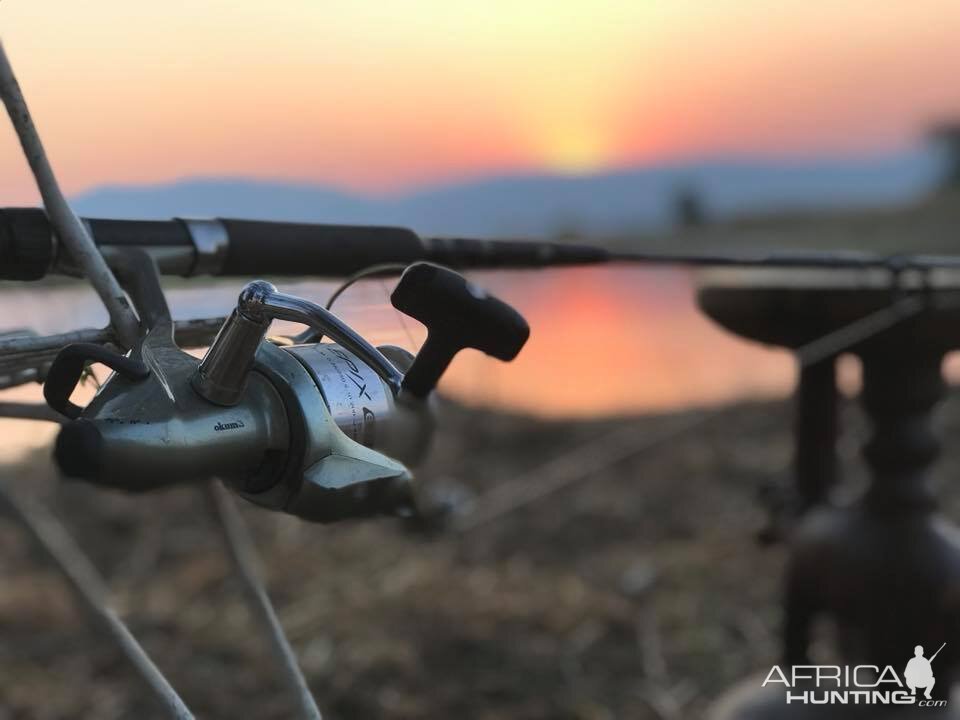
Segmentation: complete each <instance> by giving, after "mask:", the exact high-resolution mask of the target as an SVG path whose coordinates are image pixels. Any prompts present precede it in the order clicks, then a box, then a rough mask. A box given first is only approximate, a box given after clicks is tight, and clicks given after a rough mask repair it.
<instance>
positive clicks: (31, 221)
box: [0, 208, 54, 280]
mask: <svg viewBox="0 0 960 720" xmlns="http://www.w3.org/2000/svg"><path fill="white" fill-rule="evenodd" d="M53 254H54V242H53V232H52V231H51V229H50V223H48V222H47V215H46V213H44V212H43V210H39V209H37V208H6V209H4V210H0V279H3V280H39V279H40V278H42V277H43V276H44V275H46V273H47V270H48V269H49V268H50V266H51V265H52V264H53Z"/></svg>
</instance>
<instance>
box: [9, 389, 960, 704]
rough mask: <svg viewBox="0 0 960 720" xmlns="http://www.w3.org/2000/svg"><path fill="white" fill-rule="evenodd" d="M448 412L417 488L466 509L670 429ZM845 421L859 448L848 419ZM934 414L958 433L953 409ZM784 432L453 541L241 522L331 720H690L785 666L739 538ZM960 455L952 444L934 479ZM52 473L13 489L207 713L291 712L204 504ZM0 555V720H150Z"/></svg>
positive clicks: (773, 619)
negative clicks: (596, 453)
mask: <svg viewBox="0 0 960 720" xmlns="http://www.w3.org/2000/svg"><path fill="white" fill-rule="evenodd" d="M443 412H444V414H445V416H446V418H445V421H444V422H442V423H440V427H441V434H440V437H439V438H438V443H437V447H436V450H435V452H434V454H433V457H432V459H431V460H430V462H429V464H428V466H427V467H426V468H424V470H423V471H422V472H421V476H422V477H423V478H425V482H429V483H431V485H433V486H436V487H439V486H441V485H444V486H448V487H449V486H451V485H452V484H453V483H455V484H456V486H457V487H459V488H460V490H459V491H460V493H461V495H465V496H466V495H469V494H479V493H482V492H484V491H485V489H488V488H490V487H492V486H494V485H498V484H500V483H509V482H510V481H511V478H513V477H515V476H517V475H519V474H520V473H521V472H523V471H526V470H529V469H530V468H534V467H536V466H537V465H538V464H540V463H542V462H545V461H546V460H547V459H549V458H550V457H552V456H554V455H556V454H557V453H558V452H561V451H564V450H566V449H569V448H570V447H572V446H575V445H576V444H577V443H587V442H590V441H591V439H592V438H596V437H599V436H601V435H603V434H605V433H608V432H610V431H612V430H614V429H616V428H620V427H622V426H623V425H624V424H629V425H631V426H633V427H635V428H636V431H637V433H638V437H641V436H644V435H646V434H648V433H650V432H652V431H654V430H655V429H656V428H658V427H660V426H662V424H663V422H665V421H666V420H669V418H657V417H647V418H635V419H621V420H609V421H597V422H577V423H543V422H535V421H531V420H527V419H523V418H516V417H509V416H501V415H493V414H486V413H470V412H465V411H463V410H461V409H458V408H456V407H445V408H444V411H443ZM845 412H846V413H847V414H848V415H849V416H850V417H849V418H848V419H847V420H846V421H845V422H846V427H847V428H848V436H850V437H851V438H855V437H856V436H857V435H858V434H860V433H861V422H860V419H859V414H858V413H857V412H855V411H854V410H853V409H852V408H849V407H848V408H847V409H846V410H845ZM944 417H945V420H946V431H947V432H948V433H953V434H954V435H955V434H956V431H957V430H960V403H958V402H957V399H953V400H951V402H949V403H948V406H947V412H946V413H944ZM788 428H789V414H788V412H787V408H786V406H785V405H784V404H781V403H770V404H755V405H744V406H739V407H737V408H731V409H729V410H727V411H725V412H724V414H723V415H722V416H720V417H718V418H717V419H715V420H713V421H710V422H708V423H707V424H705V425H703V426H702V427H700V428H699V429H697V430H696V431H693V432H691V433H689V434H688V435H685V436H683V437H680V438H677V439H675V440H674V441H672V442H670V443H668V444H665V445H662V446H660V447H657V448H655V449H652V450H650V451H647V452H645V453H643V454H641V455H639V456H637V457H635V458H632V459H629V460H625V461H623V462H620V463H618V464H616V465H615V466H614V467H612V468H611V469H610V470H609V471H608V472H606V473H605V474H604V475H603V476H601V477H595V478H592V479H591V480H589V481H585V482H582V483H579V484H576V485H575V486H572V487H570V488H567V489H566V490H563V491H561V492H559V493H557V494H555V495H552V496H550V497H549V498H546V499H543V500H541V501H539V502H537V503H535V504H533V505H531V506H530V507H528V508H525V509H522V510H519V511H517V512H515V513H512V514H509V515H507V516H504V517H503V518H501V519H499V520H497V521H495V522H493V523H490V524H488V525H484V526H482V527H480V528H478V529H476V530H474V531H472V532H469V533H466V534H462V535H459V534H454V533H449V532H447V533H435V534H425V533H424V532H422V531H417V530H414V529H411V528H407V527H404V526H403V525H402V524H401V523H399V522H398V521H394V520H383V521H375V522H366V523H362V524H345V525H338V526H329V527H318V526H310V525H306V524H303V523H301V522H299V521H297V520H295V519H292V518H287V517H282V516H279V515H272V514H268V513H266V512H263V511H260V510H257V509H255V508H253V507H249V506H244V513H245V515H246V516H247V517H248V519H249V520H250V522H251V525H252V526H253V530H254V532H255V537H256V539H257V541H258V543H259V546H260V550H261V552H262V554H263V556H264V561H265V565H266V568H267V572H268V576H269V587H270V591H271V594H272V596H273V598H274V600H275V601H276V604H277V606H278V608H279V612H280V615H281V618H282V620H283V622H284V625H285V626H286V628H287V630H288V631H289V633H290V636H291V639H292V641H293V643H294V645H295V646H296V648H297V649H298V651H299V653H300V655H301V658H302V660H303V664H304V667H305V670H306V673H307V675H308V678H309V679H310V682H311V686H312V688H313V690H314V691H315V693H316V694H317V697H318V699H319V701H320V705H321V708H322V709H323V710H324V711H325V716H326V717H327V718H331V719H337V718H340V719H348V718H349V719H351V720H362V719H363V718H387V719H395V720H399V719H400V718H403V719H404V720H407V719H409V720H413V719H417V718H477V719H488V718H489V719H492V718H508V717H509V718H529V719H531V720H532V719H533V718H579V719H582V720H588V719H589V720H601V719H606V718H615V717H616V718H619V717H629V718H641V719H644V718H690V717H696V716H698V715H699V713H700V711H701V710H702V709H703V707H704V706H705V704H706V703H707V702H708V701H709V699H710V698H712V697H714V696H716V694H717V693H719V692H720V691H721V690H722V689H723V688H724V687H725V686H726V685H728V684H729V683H731V682H732V681H733V680H735V679H737V678H738V677H741V676H743V675H744V674H745V673H747V672H748V671H751V670H753V669H756V668H758V667H762V666H763V665H765V664H769V663H770V662H771V661H772V660H773V659H774V658H775V656H776V648H777V643H776V627H777V622H778V607H777V604H776V602H775V600H776V596H777V584H778V575H779V572H780V569H781V564H782V559H783V549H782V548H781V547H774V548H772V549H766V550H764V549H761V548H759V547H758V546H757V545H756V544H755V543H754V540H753V538H754V533H755V531H756V530H757V528H759V526H760V524H761V522H762V513H761V509H760V507H759V506H758V504H757V502H756V491H757V488H758V487H759V486H761V485H762V484H763V483H764V482H766V481H768V480H769V479H771V478H775V477H777V476H782V475H783V473H784V471H785V468H786V466H787V465H788V463H789V459H790V453H791V450H790V442H789V432H788ZM855 445H856V443H855V442H853V441H852V440H851V441H849V442H845V444H844V455H845V458H846V461H847V462H848V464H849V463H851V462H852V461H853V460H854V459H855V458H854V454H855ZM958 460H960V449H958V450H956V451H953V450H951V451H948V452H947V457H946V462H945V463H944V464H942V466H941V470H942V471H943V474H944V476H947V477H949V474H948V473H949V471H950V468H956V467H957V463H958ZM43 465H44V463H42V462H38V463H37V464H36V465H35V466H33V467H31V468H30V469H29V470H27V469H26V468H25V469H24V470H23V472H22V473H21V474H20V475H19V477H17V478H16V479H15V481H14V482H15V485H16V489H17V491H18V492H21V493H35V494H37V495H39V496H41V497H42V498H43V499H44V500H45V501H46V502H47V503H48V504H50V505H51V506H52V507H53V508H54V509H55V511H56V512H57V513H58V514H59V515H60V516H61V517H63V518H66V519H67V520H68V522H69V525H70V528H71V530H72V532H73V533H74V534H75V536H76V537H77V538H78V540H79V541H80V543H81V544H82V546H83V547H84V548H85V549H87V550H88V551H89V553H90V554H91V555H92V557H93V558H94V560H95V561H96V563H97V565H98V567H99V568H100V569H101V570H102V571H103V572H104V573H105V574H106V575H107V576H108V578H109V579H110V583H111V586H112V588H113V590H114V593H115V600H116V604H117V606H118V607H119V608H120V610H121V611H122V613H123V615H124V616H125V617H126V618H127V619H128V620H129V621H130V623H131V626H132V628H133V630H134V632H135V633H136V634H137V636H138V637H139V638H140V639H141V640H142V642H143V643H144V645H145V646H146V648H147V649H148V650H149V651H150V652H151V653H152V654H153V655H154V657H155V659H156V660H157V662H158V663H159V665H160V666H161V667H162V668H163V669H164V670H165V671H166V672H167V673H168V674H169V676H170V678H171V680H172V681H173V684H174V685H175V687H177V688H178V690H180V691H181V692H182V694H183V696H184V698H185V699H186V701H187V703H188V704H189V705H190V706H191V707H192V708H193V709H194V710H195V711H196V712H197V713H198V715H199V716H200V717H205V718H240V717H243V718H263V719H265V720H270V719H273V718H277V719H279V718H286V717H289V709H288V705H287V704H286V700H285V698H284V696H283V693H282V691H281V690H280V687H279V684H278V683H277V682H276V680H275V676H274V674H273V672H272V668H271V666H270V663H271V660H270V655H269V653H268V651H267V649H266V646H265V645H264V644H263V643H262V642H261V638H259V637H258V636H257V635H256V634H255V632H254V630H253V628H252V626H251V624H250V622H249V619H248V616H247V614H246V611H245V608H244V606H243V604H242V602H241V598H240V596H239V593H238V589H237V587H236V586H235V585H234V584H233V583H232V582H231V581H230V579H229V578H228V573H227V565H226V562H225V559H224V557H223V556H222V554H221V545H220V541H219V538H218V537H217V535H216V533H215V532H214V531H213V529H212V527H211V525H210V523H209V522H208V521H207V515H206V510H205V507H204V505H203V502H202V500H201V496H200V493H199V492H197V491H195V490H191V489H186V488H184V489H178V490H175V491H171V492H166V493H160V494H152V495H145V496H139V497H134V496H124V495H121V494H116V493H108V492H103V491H98V490H96V489H94V488H90V487H86V486H83V485H75V484H58V483H55V482H54V481H52V480H50V479H49V478H48V473H47V472H46V468H45V467H43ZM852 472H853V474H854V480H855V479H856V471H852ZM955 495H956V493H953V494H952V495H951V497H953V496H955ZM955 505H956V503H953V505H952V506H951V507H953V506H955ZM0 548H2V551H0V564H2V569H3V575H4V582H3V584H2V586H0V633H2V638H3V643H2V644H0V693H2V698H0V718H31V719H34V718H35V719H36V720H46V719H49V718H104V719H107V718H147V717H153V716H155V711H154V709H153V708H152V707H151V706H149V705H148V704H146V702H147V701H146V700H145V699H144V697H143V694H142V692H141V691H140V690H139V688H138V687H137V685H135V684H134V683H133V682H131V678H130V676H129V674H128V670H127V668H125V667H124V666H123V665H122V664H120V663H119V662H118V660H117V656H116V655H115V653H114V652H113V650H112V648H110V647H109V646H105V645H103V644H102V643H101V642H100V641H98V640H97V639H96V638H94V637H92V636H91V634H90V633H89V632H88V630H87V629H86V627H85V625H84V623H83V621H82V618H81V617H79V616H78V615H77V614H76V612H75V611H74V609H73V607H72V605H71V604H70V602H69V597H68V596H67V595H66V592H65V590H64V589H63V587H62V586H61V584H60V583H59V581H58V579H57V578H56V577H55V576H54V575H53V574H51V573H50V572H49V571H47V570H45V569H44V568H43V567H42V566H40V565H39V564H38V563H37V560H36V557H35V556H34V555H33V553H32V552H31V550H30V548H29V547H27V546H25V544H24V542H23V541H22V539H21V538H20V537H19V535H18V534H17V533H16V532H15V531H14V529H13V527H12V526H11V525H10V524H9V523H0Z"/></svg>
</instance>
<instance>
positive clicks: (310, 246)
mask: <svg viewBox="0 0 960 720" xmlns="http://www.w3.org/2000/svg"><path fill="white" fill-rule="evenodd" d="M221 222H222V223H223V224H224V226H225V227H226V228H227V234H228V235H229V237H230V248H229V250H228V251H227V258H226V262H225V263H224V266H223V270H222V272H221V274H222V275H327V276H331V277H333V276H342V275H351V274H353V273H355V272H357V271H358V270H363V269H364V268H367V267H370V266H371V265H376V264H380V263H394V262H395V263H410V262H414V261H416V260H419V259H422V258H423V257H424V256H425V249H424V246H423V243H422V242H421V241H420V238H419V237H418V236H417V234H416V233H414V232H413V231H412V230H407V229H405V228H397V227H372V226H363V225H305V224H304V225H299V224H296V223H274V222H261V221H257V220H221Z"/></svg>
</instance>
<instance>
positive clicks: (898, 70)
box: [0, 0, 960, 204]
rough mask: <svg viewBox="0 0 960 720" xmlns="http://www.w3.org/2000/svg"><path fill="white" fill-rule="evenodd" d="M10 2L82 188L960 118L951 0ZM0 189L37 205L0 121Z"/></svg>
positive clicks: (894, 127) (355, 176)
mask: <svg viewBox="0 0 960 720" xmlns="http://www.w3.org/2000/svg"><path fill="white" fill-rule="evenodd" d="M826 16H828V19H829V22H827V23H825V22H824V17H825V14H824V10H823V9H822V7H820V5H818V4H816V3H809V2H804V1H803V0H780V2H776V3H771V2H769V0H715V2H712V3H705V2H703V1H702V0H673V2H669V3H666V2H655V1H654V0H590V1H588V0H567V1H565V2H563V3H557V2H555V1H553V2H551V1H550V0H529V2H524V3H517V2H515V0H488V2H484V3H450V2H449V1H448V0H407V1H406V2H403V3H399V2H396V3H391V2H387V3H384V2H374V1H373V0H368V1H364V0H357V1H356V2H344V1H341V0H331V2H324V3H318V2H316V1H315V0H275V1H274V2H272V3H270V4H269V5H265V4H264V3H263V2H262V1H260V0H258V1H256V2H255V1H254V0H204V2H196V0H169V1H168V2H165V3H131V2H129V0H87V1H86V2H82V3H78V2H75V1H74V2H69V1H68V0H47V1H46V2H42V3H41V2H30V0H3V2H0V30H2V39H3V41H4V43H5V45H6V47H7V50H8V51H9V53H10V55H11V59H12V60H13V63H14V65H15V67H16V70H17V73H18V75H19V77H20V80H21V84H22V86H23V88H24V92H25V94H26V96H27V99H28V101H29V102H30V104H31V106H32V110H33V113H34V116H35V118H36V120H37V123H38V126H39V128H40V131H41V133H42V134H43V137H44V141H45V143H46V145H47V149H48V151H49V152H50V153H51V156H52V160H53V162H54V165H55V167H56V170H57V173H58V175H59V177H60V179H61V181H62V183H63V185H64V187H65V189H66V190H67V191H68V192H70V193H76V192H79V191H82V190H85V189H87V188H90V187H93V186H96V185H102V184H124V183H154V182H163V181H169V180H173V179H176V178H179V177H184V176H198V175H207V176H210V175H213V176H247V177H261V178H263V177H267V178H282V179H289V180H303V181H312V182H323V183H330V184H334V185H337V186H344V187H347V188H354V189H356V188H360V189H363V190H369V191H381V190H396V189H402V188H405V187H410V186H413V185H417V184H421V183H426V182H436V181H441V180H445V179H449V178H457V177H464V176H476V175H479V174H487V173H496V172H502V171H517V170H520V171H524V170H540V169H550V170H555V171H564V172H584V171H591V170H597V169H600V168H602V167H605V166H610V165H617V166H622V165H626V164H629V163H636V162H640V161H645V160H650V159H652V158H657V159H660V160H663V159H668V158H671V157H673V158H675V157H678V156H683V157H689V156H692V155H710V154H717V153H756V152H761V153H766V154H770V153H790V154H798V153H806V152H821V153H822V152H838V151H851V150H852V151H856V150H858V149H863V148H868V149H882V148H891V149H892V148H899V147H902V146H903V145H904V144H906V143H908V142H910V141H912V140H914V139H915V138H916V137H917V136H918V134H919V133H920V132H921V131H922V130H923V128H924V126H925V123H927V122H928V121H929V120H930V118H931V117H943V116H949V115H951V114H960V99H958V98H960V96H958V95H957V94H956V93H955V92H954V90H953V88H954V84H955V83H954V82H953V70H954V68H956V67H958V66H960V44H958V43H956V41H955V38H954V37H953V34H954V33H953V28H955V27H957V25H958V23H960V4H958V3H957V2H956V0H928V1H927V2H924V3H899V4H896V3H894V4H887V5H885V6H884V9H883V11H882V12H878V11H877V9H876V4H875V3H871V2H868V1H867V0H836V1H835V2H833V3H831V4H830V8H829V11H827V12H826ZM0 197H2V200H3V204H9V203H15V202H26V201H35V199H36V196H35V194H34V193H33V190H32V183H31V181H30V177H29V173H28V172H27V170H26V166H25V164H24V163H23V161H22V157H21V153H20V151H19V148H18V147H17V144H16V140H15V138H14V137H13V133H12V132H3V131H0Z"/></svg>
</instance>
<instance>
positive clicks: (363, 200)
mask: <svg viewBox="0 0 960 720" xmlns="http://www.w3.org/2000/svg"><path fill="white" fill-rule="evenodd" d="M938 166H939V163H938V158H937V156H936V155H934V154H933V153H932V152H928V151H921V150H917V151H911V152H902V153H898V154H892V155H886V156H877V157H867V158H843V159H823V160H810V161H803V162H800V161H791V162H778V161H756V160H742V159H739V160H738V159H719V160H712V161H708V162H694V163H687V164H676V165H662V166H653V167H639V168H626V169H618V170H610V171H604V172H598V173H591V174H583V175H558V174H547V173H540V174H522V175H521V174H517V175H503V176H496V177H489V178H484V179H479V180H472V181H467V182H458V183H449V184H444V185H437V186H432V187H423V188H419V189H416V190H413V191H410V192H408V193H404V194H400V195H392V196H378V195H361V194H355V193H348V192H343V191H341V190H337V189H335V188H332V187H328V186H324V185H313V184H304V183H288V182H273V181H265V180H252V179H229V178H199V179H188V180H182V181H178V182H173V183H170V184H163V185H147V186H109V187H101V188H97V189H95V190H92V191H90V192H87V193H84V194H82V195H80V196H78V197H76V198H74V203H75V208H76V209H77V210H78V212H79V213H80V214H81V215H85V216H91V217H123V218H139V219H148V218H169V217H174V216H181V217H190V216H220V217H233V218H259V219H265V220H300V221H306V222H331V223H373V224H392V225H403V226H406V227H411V228H413V229H415V230H417V231H418V232H420V233H423V234H425V235H462V236H485V237H497V236H502V237H509V236H549V235H555V234H557V233H560V232H570V231H581V232H584V233H591V234H595V235H597V234H603V235H609V234H618V233H625V232H637V231H642V230H654V229H660V228H663V227H665V226H668V225H669V224H670V223H671V222H672V221H673V212H674V210H673V209H674V207H675V200H676V197H677V193H678V192H679V191H680V190H682V189H686V191H688V192H692V193H694V194H696V196H697V197H698V198H699V199H700V201H701V204H702V206H703V207H704V208H705V210H706V212H707V213H708V214H709V215H710V216H712V217H715V218H729V217H731V216H734V215H740V214H748V213H758V212H772V211H779V210H801V209H817V208H825V209H835V208H840V207H851V206H874V205H882V204H885V203H891V202H904V201H908V200H910V199H911V198H913V197H916V196H919V195H921V194H922V193H924V192H926V191H928V190H929V189H930V188H931V187H932V186H933V184H934V183H935V181H936V177H937V174H938Z"/></svg>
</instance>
